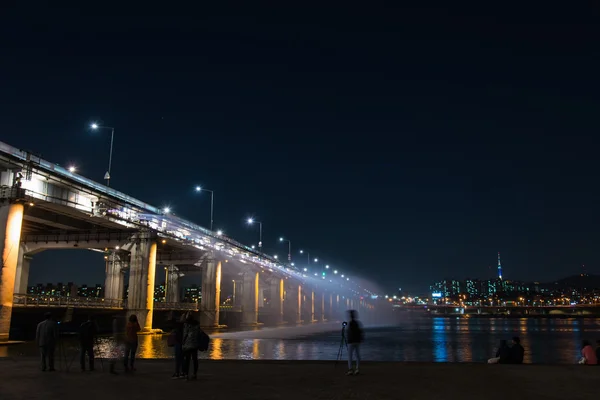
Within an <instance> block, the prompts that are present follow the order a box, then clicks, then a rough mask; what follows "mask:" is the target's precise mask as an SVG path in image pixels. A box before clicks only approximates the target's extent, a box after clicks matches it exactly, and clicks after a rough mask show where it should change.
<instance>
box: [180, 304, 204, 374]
mask: <svg viewBox="0 0 600 400" xmlns="http://www.w3.org/2000/svg"><path fill="white" fill-rule="evenodd" d="M201 332H202V331H201V330H200V324H199V323H198V321H197V320H196V319H195V318H194V316H193V315H192V313H188V314H187V316H186V319H185V324H184V325H183V340H182V342H183V345H182V348H183V376H185V379H187V380H190V379H197V377H198V349H199V347H200V336H201ZM202 333H204V332H202ZM204 335H206V334H204ZM190 361H193V362H194V374H193V375H192V376H191V378H190Z"/></svg>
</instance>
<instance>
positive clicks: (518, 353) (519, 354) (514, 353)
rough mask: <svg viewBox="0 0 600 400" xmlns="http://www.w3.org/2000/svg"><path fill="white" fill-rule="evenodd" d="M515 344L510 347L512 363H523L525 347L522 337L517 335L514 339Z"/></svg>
mask: <svg viewBox="0 0 600 400" xmlns="http://www.w3.org/2000/svg"><path fill="white" fill-rule="evenodd" d="M512 342H513V345H512V347H511V348H510V363H511V364H523V356H524V355H525V349H524V348H523V346H521V339H519V338H518V337H517V336H515V337H514V338H513V339H512Z"/></svg>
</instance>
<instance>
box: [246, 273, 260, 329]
mask: <svg viewBox="0 0 600 400" xmlns="http://www.w3.org/2000/svg"><path fill="white" fill-rule="evenodd" d="M258 280H259V276H258V272H247V273H245V274H244V285H243V286H244V289H243V290H244V293H243V298H242V324H243V325H256V324H257V323H258V285H259V281H258Z"/></svg>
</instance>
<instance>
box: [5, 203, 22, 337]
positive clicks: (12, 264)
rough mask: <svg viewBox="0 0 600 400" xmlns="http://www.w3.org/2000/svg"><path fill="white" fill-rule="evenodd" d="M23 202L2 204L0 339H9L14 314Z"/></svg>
mask: <svg viewBox="0 0 600 400" xmlns="http://www.w3.org/2000/svg"><path fill="white" fill-rule="evenodd" d="M23 212H24V206H23V204H22V203H13V204H3V205H2V206H0V256H2V258H1V259H0V263H1V264H0V268H1V269H0V341H1V342H6V341H8V335H9V332H10V319H11V315H12V308H13V299H14V290H15V278H16V273H17V264H18V263H19V247H20V240H21V226H22V224H23Z"/></svg>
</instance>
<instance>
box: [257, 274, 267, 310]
mask: <svg viewBox="0 0 600 400" xmlns="http://www.w3.org/2000/svg"><path fill="white" fill-rule="evenodd" d="M264 306H265V286H264V283H263V282H261V281H260V279H259V280H258V308H264Z"/></svg>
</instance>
